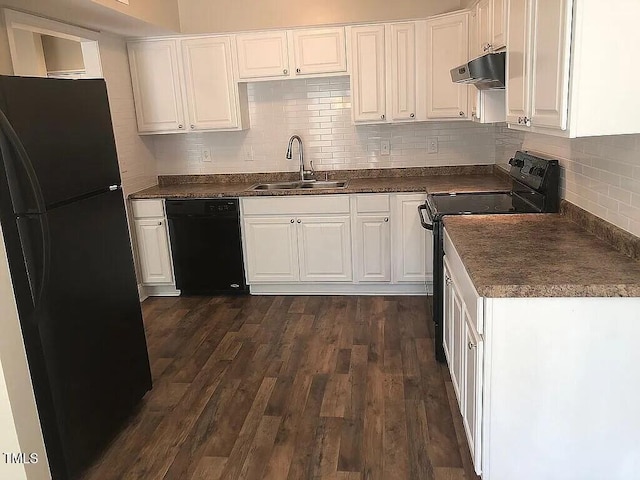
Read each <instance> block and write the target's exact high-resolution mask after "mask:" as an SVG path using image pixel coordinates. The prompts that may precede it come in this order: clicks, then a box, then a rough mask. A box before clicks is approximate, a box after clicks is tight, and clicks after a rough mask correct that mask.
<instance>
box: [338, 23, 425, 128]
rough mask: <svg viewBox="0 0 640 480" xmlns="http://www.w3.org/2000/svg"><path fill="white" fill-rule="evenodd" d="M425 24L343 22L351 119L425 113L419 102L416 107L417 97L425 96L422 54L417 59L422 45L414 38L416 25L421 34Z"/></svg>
mask: <svg viewBox="0 0 640 480" xmlns="http://www.w3.org/2000/svg"><path fill="white" fill-rule="evenodd" d="M424 24H425V22H402V23H391V24H387V25H380V24H378V25H363V26H354V27H347V29H346V30H347V37H348V40H349V41H348V44H349V51H348V55H349V62H348V63H349V68H350V73H351V103H352V114H353V115H352V116H353V121H354V123H356V124H363V123H392V122H393V123H395V122H412V121H416V120H424V119H425V118H424V107H422V108H421V109H420V108H419V107H418V99H419V97H420V98H422V99H424V89H425V86H424V84H425V83H426V80H425V78H424V77H426V73H424V71H425V70H426V64H425V61H424V60H423V61H421V62H419V53H418V52H420V53H421V54H422V53H423V51H422V49H420V48H419V46H418V43H419V42H418V40H417V36H418V35H417V31H418V27H422V28H421V30H420V31H421V32H422V33H423V34H424V31H425V29H424ZM419 67H423V68H422V69H420V68H419ZM420 78H421V79H422V80H423V81H422V82H420V81H419V79H420ZM423 105H424V103H423ZM420 112H422V114H420Z"/></svg>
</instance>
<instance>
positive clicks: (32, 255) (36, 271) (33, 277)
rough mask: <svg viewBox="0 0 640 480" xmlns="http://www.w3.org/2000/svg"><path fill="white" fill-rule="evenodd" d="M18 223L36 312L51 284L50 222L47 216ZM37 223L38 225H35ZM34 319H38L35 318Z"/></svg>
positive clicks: (37, 216) (19, 219)
mask: <svg viewBox="0 0 640 480" xmlns="http://www.w3.org/2000/svg"><path fill="white" fill-rule="evenodd" d="M16 222H17V225H18V233H19V235H20V244H21V247H22V256H23V259H24V265H25V269H26V271H27V277H28V280H29V286H30V289H31V299H32V302H33V308H34V311H36V310H38V308H39V307H40V306H41V305H42V300H43V297H44V296H45V294H46V290H47V285H48V283H49V264H50V256H51V248H50V247H51V242H50V235H49V222H48V220H47V216H46V214H44V215H24V216H20V217H18V218H17V219H16ZM36 223H37V225H34V224H36ZM34 318H37V317H35V316H34Z"/></svg>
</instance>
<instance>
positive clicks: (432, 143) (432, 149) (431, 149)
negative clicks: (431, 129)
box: [427, 137, 438, 153]
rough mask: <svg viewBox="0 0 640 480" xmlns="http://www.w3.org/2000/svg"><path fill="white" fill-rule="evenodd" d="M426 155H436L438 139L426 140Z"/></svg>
mask: <svg viewBox="0 0 640 480" xmlns="http://www.w3.org/2000/svg"><path fill="white" fill-rule="evenodd" d="M427 153H438V137H431V138H427Z"/></svg>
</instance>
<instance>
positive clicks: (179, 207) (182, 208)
mask: <svg viewBox="0 0 640 480" xmlns="http://www.w3.org/2000/svg"><path fill="white" fill-rule="evenodd" d="M166 209H167V217H169V218H175V217H183V216H207V217H227V216H236V215H238V212H239V211H240V204H239V202H238V199H237V198H214V199H184V200H182V199H180V200H167V201H166Z"/></svg>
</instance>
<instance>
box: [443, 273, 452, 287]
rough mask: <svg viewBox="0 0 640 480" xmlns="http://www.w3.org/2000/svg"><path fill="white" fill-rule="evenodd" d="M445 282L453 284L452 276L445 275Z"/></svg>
mask: <svg viewBox="0 0 640 480" xmlns="http://www.w3.org/2000/svg"><path fill="white" fill-rule="evenodd" d="M444 283H446V284H447V285H451V277H450V276H449V275H445V277H444Z"/></svg>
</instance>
